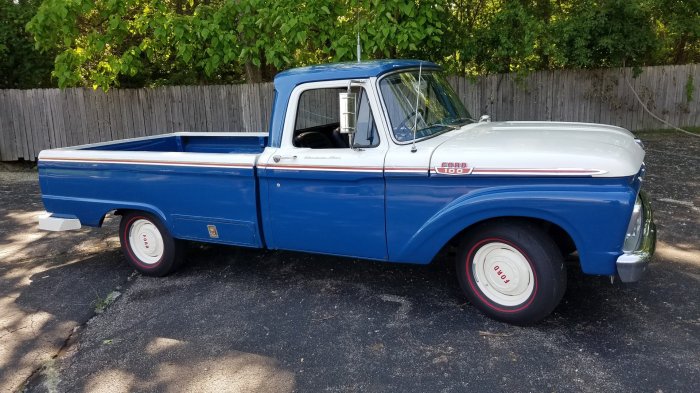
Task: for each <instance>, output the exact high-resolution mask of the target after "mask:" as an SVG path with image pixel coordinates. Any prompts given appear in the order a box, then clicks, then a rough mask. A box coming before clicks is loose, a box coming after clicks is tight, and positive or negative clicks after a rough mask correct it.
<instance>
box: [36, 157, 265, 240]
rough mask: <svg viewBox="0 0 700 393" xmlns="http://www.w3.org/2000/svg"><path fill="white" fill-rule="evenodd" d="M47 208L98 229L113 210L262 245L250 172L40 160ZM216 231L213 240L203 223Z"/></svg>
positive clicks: (195, 233) (178, 231)
mask: <svg viewBox="0 0 700 393" xmlns="http://www.w3.org/2000/svg"><path fill="white" fill-rule="evenodd" d="M39 172H40V179H39V180H40V185H41V190H42V194H43V195H42V198H43V201H44V206H45V207H46V210H47V211H49V212H52V213H55V214H63V215H69V216H74V217H77V218H78V219H80V222H81V223H82V224H83V225H87V226H99V225H100V224H101V220H102V218H103V217H104V215H105V214H106V213H108V212H110V211H112V210H117V209H135V210H144V211H147V212H149V213H152V214H154V215H156V216H158V217H160V218H161V220H163V222H164V223H165V224H166V226H167V227H168V229H169V230H170V231H171V232H172V234H173V236H174V237H176V238H180V239H190V240H201V241H206V242H212V243H223V244H235V245H242V246H251V247H262V246H263V244H262V241H261V238H260V235H259V234H260V228H259V227H258V218H257V209H258V207H257V203H256V193H255V182H256V179H255V177H254V175H253V169H252V168H250V169H235V168H198V167H173V166H167V165H162V166H161V165H133V164H128V165H127V164H92V163H91V164H85V163H65V162H51V161H39ZM208 224H214V225H217V228H220V229H219V238H218V239H212V238H210V237H209V235H208V233H207V232H206V225H208Z"/></svg>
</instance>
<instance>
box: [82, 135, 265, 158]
mask: <svg viewBox="0 0 700 393" xmlns="http://www.w3.org/2000/svg"><path fill="white" fill-rule="evenodd" d="M265 146H267V134H257V133H255V134H251V133H233V134H232V133H227V134H220V133H211V134H210V133H194V132H192V133H187V132H180V133H175V134H166V135H159V136H154V137H145V138H134V139H126V140H121V141H115V142H106V143H97V144H94V145H86V146H78V147H75V148H72V149H75V150H100V151H153V152H185V153H227V154H231V153H242V154H260V153H262V151H263V150H264V149H265Z"/></svg>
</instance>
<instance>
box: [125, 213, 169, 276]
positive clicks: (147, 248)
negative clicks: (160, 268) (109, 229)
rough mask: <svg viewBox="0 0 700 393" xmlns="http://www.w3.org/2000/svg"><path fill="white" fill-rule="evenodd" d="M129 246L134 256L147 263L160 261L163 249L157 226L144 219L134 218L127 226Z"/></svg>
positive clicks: (151, 263) (163, 245) (163, 244)
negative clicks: (129, 225) (128, 226)
mask: <svg viewBox="0 0 700 393" xmlns="http://www.w3.org/2000/svg"><path fill="white" fill-rule="evenodd" d="M129 246H131V251H133V252H134V255H135V256H136V258H138V259H139V260H140V261H141V262H143V263H145V264H147V265H153V264H155V263H158V261H160V258H161V257H162V256H163V252H164V250H165V243H164V242H163V236H162V235H161V234H160V231H159V230H158V227H156V226H155V225H154V224H153V223H152V222H150V221H148V220H144V219H140V220H136V221H135V222H134V223H133V224H131V227H130V228H129Z"/></svg>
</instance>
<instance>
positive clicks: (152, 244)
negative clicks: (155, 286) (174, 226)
mask: <svg viewBox="0 0 700 393" xmlns="http://www.w3.org/2000/svg"><path fill="white" fill-rule="evenodd" d="M119 240H120V241H121V246H122V251H123V252H124V256H125V257H126V260H127V262H129V264H130V265H131V266H133V267H134V268H135V269H136V270H138V271H139V272H141V273H143V274H145V275H148V276H165V275H167V274H170V273H172V272H173V271H175V270H176V269H177V268H178V267H179V265H180V263H181V260H182V259H181V256H182V252H181V246H180V244H179V242H178V241H177V240H175V239H173V237H172V236H170V233H169V232H168V230H167V228H166V227H165V225H163V223H162V222H161V221H160V220H159V219H157V218H156V217H155V216H153V215H152V214H149V213H144V212H129V213H126V214H125V215H123V216H122V220H121V223H120V224H119Z"/></svg>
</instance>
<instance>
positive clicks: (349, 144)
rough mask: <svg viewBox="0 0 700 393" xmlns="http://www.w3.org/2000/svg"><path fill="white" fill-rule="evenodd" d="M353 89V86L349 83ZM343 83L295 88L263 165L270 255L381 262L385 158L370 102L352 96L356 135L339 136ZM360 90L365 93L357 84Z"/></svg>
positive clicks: (384, 144)
mask: <svg viewBox="0 0 700 393" xmlns="http://www.w3.org/2000/svg"><path fill="white" fill-rule="evenodd" d="M354 83H355V82H354ZM347 84H348V81H333V82H319V83H312V84H308V85H303V86H300V87H298V88H297V90H295V91H294V93H293V94H292V97H291V99H290V107H289V113H288V114H287V117H286V119H285V128H284V132H283V137H282V141H281V144H280V148H278V149H277V150H276V151H272V152H270V154H267V155H266V157H264V158H263V157H261V158H262V159H263V163H262V164H261V165H260V167H261V169H262V171H261V181H262V182H264V183H266V186H267V193H268V194H267V202H268V211H267V212H268V214H267V217H266V218H267V219H266V225H267V226H268V227H267V228H266V230H265V233H266V236H267V239H266V241H267V244H268V247H270V248H275V249H286V250H297V251H308V252H317V253H325V254H333V255H344V256H353V257H360V258H369V259H386V258H387V248H386V231H385V219H384V174H383V167H384V157H385V155H386V152H387V148H388V140H387V138H385V137H384V135H385V134H381V135H380V132H379V128H378V127H377V122H376V121H375V116H373V113H378V112H377V111H376V110H374V111H373V110H372V109H374V108H378V105H377V102H376V100H375V98H374V97H375V96H374V94H372V93H371V91H368V90H367V89H366V88H365V87H364V86H363V87H359V86H354V87H353V88H352V89H353V91H355V92H357V93H358V100H357V102H358V104H357V105H358V121H357V132H356V134H355V136H354V138H352V139H353V140H350V139H351V138H349V137H348V135H344V134H340V133H339V102H338V93H339V92H342V91H347ZM363 85H369V84H368V83H363Z"/></svg>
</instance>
